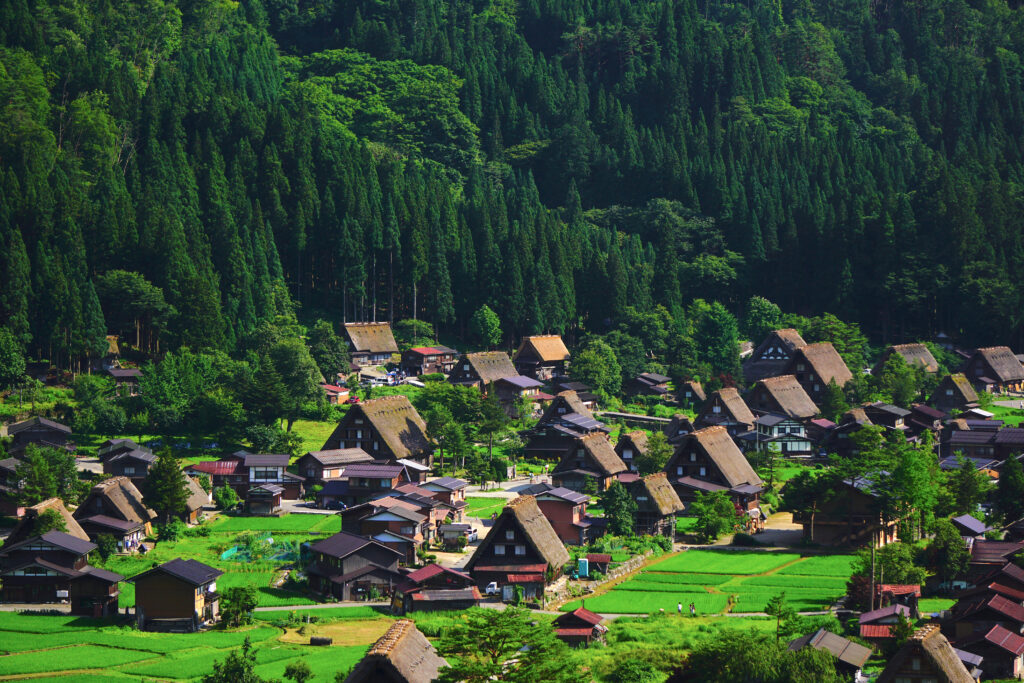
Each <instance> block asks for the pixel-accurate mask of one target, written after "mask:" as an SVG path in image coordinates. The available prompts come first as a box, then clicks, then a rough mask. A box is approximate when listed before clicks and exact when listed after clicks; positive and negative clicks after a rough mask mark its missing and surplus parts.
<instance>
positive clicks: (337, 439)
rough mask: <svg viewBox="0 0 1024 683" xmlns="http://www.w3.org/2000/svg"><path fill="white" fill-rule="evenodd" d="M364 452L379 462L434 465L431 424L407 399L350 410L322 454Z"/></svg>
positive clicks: (373, 402) (392, 398)
mask: <svg viewBox="0 0 1024 683" xmlns="http://www.w3.org/2000/svg"><path fill="white" fill-rule="evenodd" d="M340 448H361V449H363V450H364V451H366V452H367V453H369V454H370V455H371V456H373V458H374V459H375V460H399V459H403V458H405V459H408V460H412V461H414V462H418V463H422V464H424V465H427V466H429V465H431V464H432V462H431V461H432V453H433V451H434V448H433V446H432V445H431V443H430V441H429V440H428V439H427V423H426V422H424V421H423V418H422V417H420V414H419V413H418V412H416V409H415V408H414V407H413V405H412V403H411V402H410V401H409V399H408V397H406V396H401V395H399V396H384V397H382V398H375V399H371V400H369V401H365V402H364V403H356V404H355V405H352V406H351V407H349V410H348V412H347V413H346V414H345V417H343V418H342V420H341V422H339V423H338V426H337V427H336V428H335V430H334V432H333V433H332V434H331V435H330V437H328V438H327V441H326V442H325V443H324V447H323V449H321V450H325V451H327V450H336V449H340Z"/></svg>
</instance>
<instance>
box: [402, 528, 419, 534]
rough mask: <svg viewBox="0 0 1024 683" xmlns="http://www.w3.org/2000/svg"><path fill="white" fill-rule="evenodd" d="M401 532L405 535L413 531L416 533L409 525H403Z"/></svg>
mask: <svg viewBox="0 0 1024 683" xmlns="http://www.w3.org/2000/svg"><path fill="white" fill-rule="evenodd" d="M402 533H403V534H405V535H406V536H412V535H413V534H414V533H416V531H415V529H413V528H412V527H411V526H403V527H402Z"/></svg>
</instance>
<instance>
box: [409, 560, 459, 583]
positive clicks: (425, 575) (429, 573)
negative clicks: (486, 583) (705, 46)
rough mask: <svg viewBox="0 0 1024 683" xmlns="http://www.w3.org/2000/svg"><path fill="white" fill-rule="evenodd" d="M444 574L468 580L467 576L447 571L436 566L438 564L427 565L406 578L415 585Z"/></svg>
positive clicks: (445, 568) (452, 570)
mask: <svg viewBox="0 0 1024 683" xmlns="http://www.w3.org/2000/svg"><path fill="white" fill-rule="evenodd" d="M445 573H447V574H454V575H455V576H458V577H459V578H462V579H466V580H467V581H468V580H470V578H469V576H468V575H467V574H463V573H462V572H459V571H455V570H454V569H448V568H447V567H442V566H441V565H438V564H428V565H427V566H426V567H422V568H420V569H417V570H416V571H414V572H410V573H409V574H408V575H407V576H406V578H407V579H409V580H410V581H414V582H415V583H421V582H423V581H426V580H427V579H432V578H433V577H435V576H437V575H438V574H445Z"/></svg>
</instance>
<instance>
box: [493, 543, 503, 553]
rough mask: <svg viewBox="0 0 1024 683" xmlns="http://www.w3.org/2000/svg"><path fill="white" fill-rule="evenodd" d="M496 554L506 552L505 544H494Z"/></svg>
mask: <svg viewBox="0 0 1024 683" xmlns="http://www.w3.org/2000/svg"><path fill="white" fill-rule="evenodd" d="M494 554H495V555H504V554H505V546H503V545H501V544H498V545H496V546H494Z"/></svg>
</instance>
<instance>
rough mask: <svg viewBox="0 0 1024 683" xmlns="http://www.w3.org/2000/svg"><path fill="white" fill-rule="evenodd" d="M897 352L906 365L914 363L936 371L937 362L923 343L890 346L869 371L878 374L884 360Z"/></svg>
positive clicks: (937, 369)
mask: <svg viewBox="0 0 1024 683" xmlns="http://www.w3.org/2000/svg"><path fill="white" fill-rule="evenodd" d="M894 353H898V354H900V355H901V356H903V360H905V361H907V365H914V366H917V367H921V368H924V369H925V371H927V372H938V371H939V363H938V361H937V360H935V356H933V355H932V352H931V351H929V350H928V347H927V346H925V345H924V344H896V345H895V346H890V347H889V348H887V349H886V350H885V352H884V353H883V354H882V357H881V358H879V359H878V363H877V364H876V365H875V367H874V369H873V370H872V371H871V372H872V373H873V374H878V373H879V372H881V371H882V368H884V367H885V363H886V361H888V360H889V358H890V357H891V356H892V354H894Z"/></svg>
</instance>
